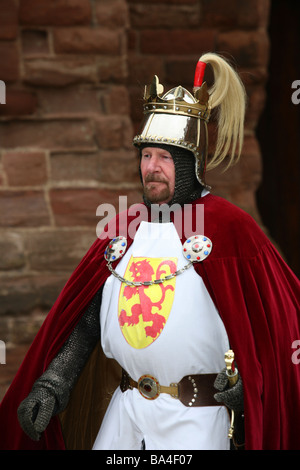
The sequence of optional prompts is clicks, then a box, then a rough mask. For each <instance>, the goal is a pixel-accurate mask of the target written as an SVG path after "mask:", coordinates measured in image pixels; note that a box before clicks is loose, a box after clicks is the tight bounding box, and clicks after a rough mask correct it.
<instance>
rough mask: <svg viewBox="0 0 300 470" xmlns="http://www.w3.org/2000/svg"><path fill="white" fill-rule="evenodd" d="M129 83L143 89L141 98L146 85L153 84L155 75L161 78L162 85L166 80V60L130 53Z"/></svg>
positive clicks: (154, 56) (155, 56)
mask: <svg viewBox="0 0 300 470" xmlns="http://www.w3.org/2000/svg"><path fill="white" fill-rule="evenodd" d="M128 64H129V65H128V69H129V70H128V72H129V77H128V82H129V83H130V84H131V85H132V86H135V85H139V86H140V87H141V93H140V97H142V96H143V94H144V85H148V84H149V83H151V81H152V79H153V77H154V75H157V76H158V77H159V80H160V82H161V83H163V82H164V80H165V60H164V58H163V57H160V56H157V55H148V56H143V57H142V58H141V57H139V56H137V55H136V54H135V53H130V54H129V57H128Z"/></svg>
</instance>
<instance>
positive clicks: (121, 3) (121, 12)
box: [95, 0, 130, 29]
mask: <svg viewBox="0 0 300 470" xmlns="http://www.w3.org/2000/svg"><path fill="white" fill-rule="evenodd" d="M95 15H96V19H97V23H98V24H99V25H101V26H105V27H106V28H112V29H115V28H120V27H121V28H122V27H128V26H129V24H130V23H129V12H128V2H127V1H126V0H110V1H109V2H103V0H100V1H99V0H96V3H95Z"/></svg>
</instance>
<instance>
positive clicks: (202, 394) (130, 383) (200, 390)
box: [120, 369, 220, 406]
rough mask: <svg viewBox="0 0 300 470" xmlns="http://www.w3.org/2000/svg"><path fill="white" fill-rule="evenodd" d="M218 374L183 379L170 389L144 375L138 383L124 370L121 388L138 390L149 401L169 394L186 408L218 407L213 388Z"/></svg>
mask: <svg viewBox="0 0 300 470" xmlns="http://www.w3.org/2000/svg"><path fill="white" fill-rule="evenodd" d="M216 376H217V374H198V375H188V376H186V377H183V378H182V379H181V380H180V382H178V383H171V384H170V385H169V387H167V386H164V385H160V383H159V381H158V380H157V379H156V378H155V377H153V376H152V375H149V374H145V375H142V376H141V377H140V378H139V380H138V381H137V382H136V381H135V380H133V379H132V378H131V377H130V376H129V374H128V373H127V372H126V371H125V370H124V369H122V380H121V383H120V388H121V391H122V392H125V391H126V390H128V389H130V390H132V389H133V388H137V389H138V391H139V392H140V394H141V395H142V396H143V397H144V398H146V399H147V400H155V399H156V398H157V397H158V396H159V395H160V394H161V393H167V394H168V395H170V396H171V397H173V398H176V399H179V400H180V401H181V403H183V404H184V405H185V406H218V405H220V403H217V402H216V401H215V399H214V393H216V389H215V388H214V387H213V383H214V380H215V378H216Z"/></svg>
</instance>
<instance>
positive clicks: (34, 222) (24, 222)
mask: <svg viewBox="0 0 300 470" xmlns="http://www.w3.org/2000/svg"><path fill="white" fill-rule="evenodd" d="M49 224H50V219H49V213H48V208H47V204H46V201H45V195H44V192H43V191H31V190H30V191H21V190H18V191H12V190H11V191H0V227H41V226H43V225H49Z"/></svg>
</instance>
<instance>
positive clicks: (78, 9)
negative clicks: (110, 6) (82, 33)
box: [19, 0, 91, 26]
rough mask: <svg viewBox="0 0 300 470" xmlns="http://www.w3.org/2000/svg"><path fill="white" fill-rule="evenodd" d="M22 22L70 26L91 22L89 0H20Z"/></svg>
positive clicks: (26, 23) (25, 23)
mask: <svg viewBox="0 0 300 470" xmlns="http://www.w3.org/2000/svg"><path fill="white" fill-rule="evenodd" d="M19 18H20V23H21V24H24V25H28V24H30V25H37V26H43V25H54V26H69V25H77V24H89V23H90V21H91V5H90V1H89V0H51V1H49V0H20V6H19Z"/></svg>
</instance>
